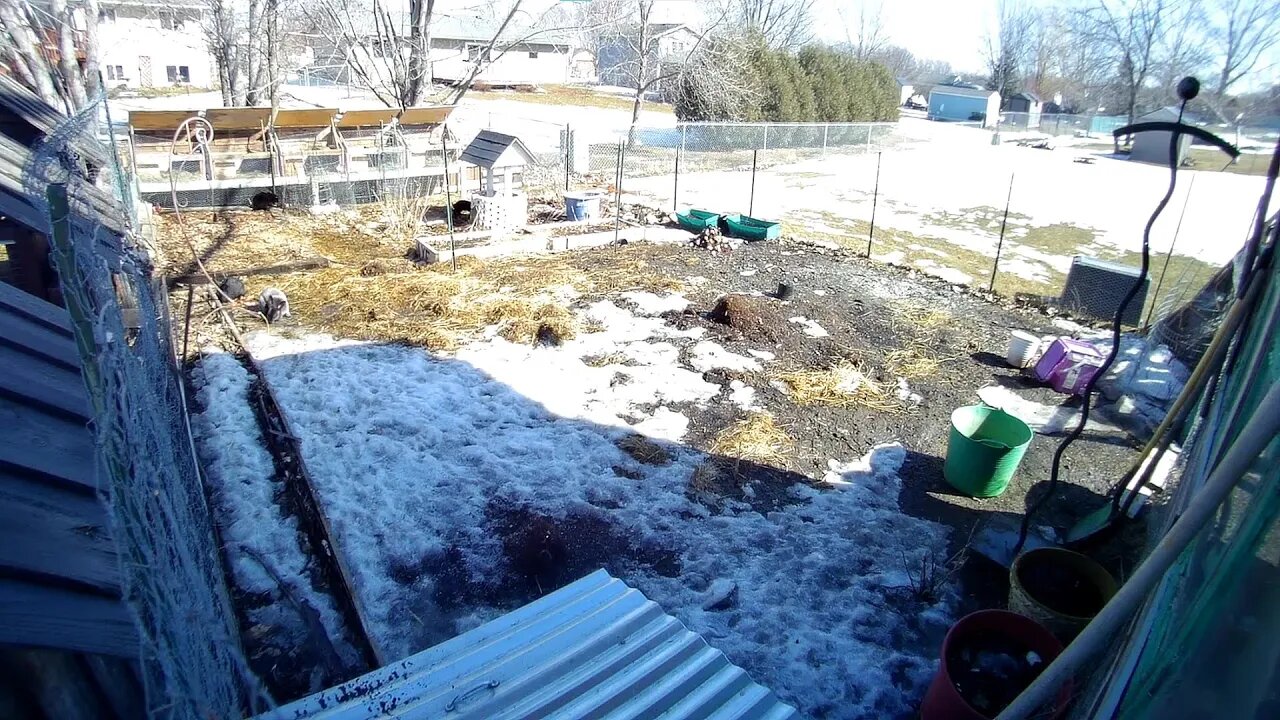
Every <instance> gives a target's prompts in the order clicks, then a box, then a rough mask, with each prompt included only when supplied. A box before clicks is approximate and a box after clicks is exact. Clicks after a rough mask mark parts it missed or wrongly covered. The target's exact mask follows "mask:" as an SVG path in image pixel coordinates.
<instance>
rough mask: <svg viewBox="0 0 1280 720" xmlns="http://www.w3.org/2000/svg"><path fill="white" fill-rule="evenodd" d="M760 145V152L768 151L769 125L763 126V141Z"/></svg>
mask: <svg viewBox="0 0 1280 720" xmlns="http://www.w3.org/2000/svg"><path fill="white" fill-rule="evenodd" d="M760 145H761V149H762V150H768V149H769V125H768V124H765V126H764V140H762V141H761V143H760Z"/></svg>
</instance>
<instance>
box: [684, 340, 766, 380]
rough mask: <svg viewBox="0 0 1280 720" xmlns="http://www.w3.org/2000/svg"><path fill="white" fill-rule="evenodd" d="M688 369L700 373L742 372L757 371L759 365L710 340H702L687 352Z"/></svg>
mask: <svg viewBox="0 0 1280 720" xmlns="http://www.w3.org/2000/svg"><path fill="white" fill-rule="evenodd" d="M689 367H691V368H693V369H694V370H697V371H698V372H700V373H704V372H707V371H708V370H716V369H723V370H733V371H737V372H744V371H750V370H759V369H760V363H758V362H756V361H755V360H752V359H751V358H749V357H747V356H746V355H739V354H738V353H735V352H730V351H729V350H725V349H724V348H723V347H721V346H719V345H717V344H715V343H713V342H711V341H710V340H704V341H702V342H700V343H698V344H697V345H694V346H693V349H692V350H691V351H690V352H689Z"/></svg>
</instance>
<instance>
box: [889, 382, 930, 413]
mask: <svg viewBox="0 0 1280 720" xmlns="http://www.w3.org/2000/svg"><path fill="white" fill-rule="evenodd" d="M895 392H896V394H897V396H898V400H900V401H901V402H904V403H909V404H910V405H911V406H912V407H914V406H916V405H919V404H920V403H921V402H923V401H924V396H923V395H921V394H920V393H918V392H912V391H911V386H910V385H909V384H907V379H906V378H904V377H900V378H898V387H897V390H896V391H895Z"/></svg>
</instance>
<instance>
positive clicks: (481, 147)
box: [458, 130, 534, 169]
mask: <svg viewBox="0 0 1280 720" xmlns="http://www.w3.org/2000/svg"><path fill="white" fill-rule="evenodd" d="M513 147H514V148H515V149H516V151H517V152H518V153H519V154H520V156H521V162H522V163H523V164H526V165H527V164H529V163H531V162H533V160H534V157H533V153H531V152H529V148H527V147H525V145H524V143H522V142H520V138H517V137H515V136H514V135H504V134H503V133H499V132H494V131H492V130H481V131H480V132H479V133H477V134H476V136H475V139H473V140H472V141H471V143H470V144H469V145H467V147H466V149H465V150H463V151H462V155H460V156H459V158H458V159H459V160H462V161H463V162H469V163H471V164H472V165H479V166H480V167H483V168H490V169H492V168H493V167H494V166H495V163H497V162H498V160H499V159H501V158H502V156H503V155H504V154H506V152H507V150H508V149H510V148H513ZM509 164H510V163H509Z"/></svg>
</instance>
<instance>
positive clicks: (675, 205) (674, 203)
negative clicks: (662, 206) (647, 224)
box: [671, 147, 680, 212]
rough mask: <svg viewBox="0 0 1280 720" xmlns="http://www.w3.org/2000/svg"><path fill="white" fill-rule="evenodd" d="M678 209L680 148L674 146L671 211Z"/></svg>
mask: <svg viewBox="0 0 1280 720" xmlns="http://www.w3.org/2000/svg"><path fill="white" fill-rule="evenodd" d="M679 210H680V148H678V147H677V148H676V182H675V187H673V188H672V189H671V212H678V211H679Z"/></svg>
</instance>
